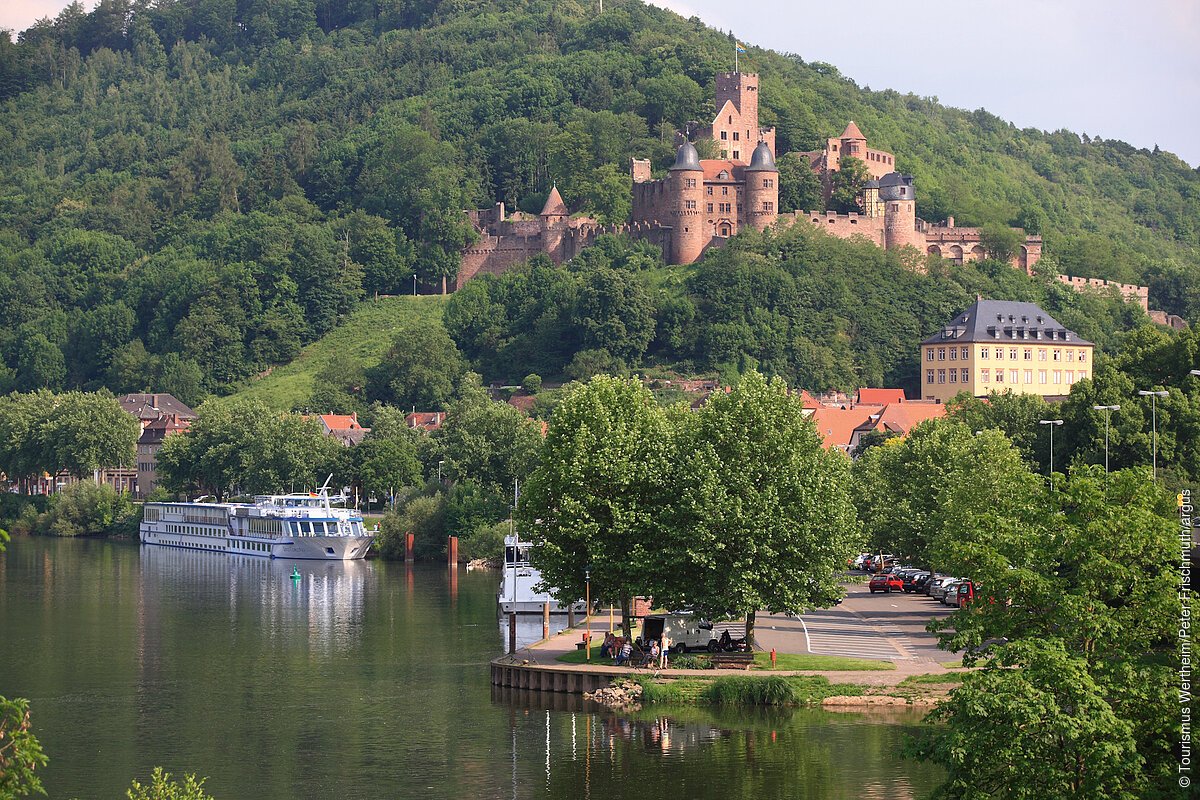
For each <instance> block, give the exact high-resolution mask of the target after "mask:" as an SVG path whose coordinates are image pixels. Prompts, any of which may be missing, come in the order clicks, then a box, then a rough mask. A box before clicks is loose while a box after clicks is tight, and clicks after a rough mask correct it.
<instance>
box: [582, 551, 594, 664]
mask: <svg viewBox="0 0 1200 800" xmlns="http://www.w3.org/2000/svg"><path fill="white" fill-rule="evenodd" d="M583 586H584V600H583V602H584V605H585V606H586V608H585V609H584V614H586V617H585V620H586V621H585V622H584V623H583V641H584V642H586V643H587V644H585V645H584V649H585V650H586V651H587V655H586V659H587V661H588V663H589V664H590V663H591V661H592V568H591V567H584V569H583Z"/></svg>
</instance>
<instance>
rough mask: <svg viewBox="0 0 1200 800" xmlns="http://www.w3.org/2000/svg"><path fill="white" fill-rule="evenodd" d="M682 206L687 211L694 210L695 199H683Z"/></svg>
mask: <svg viewBox="0 0 1200 800" xmlns="http://www.w3.org/2000/svg"><path fill="white" fill-rule="evenodd" d="M683 207H684V208H686V209H687V210H689V211H695V210H696V201H695V200H684V201H683Z"/></svg>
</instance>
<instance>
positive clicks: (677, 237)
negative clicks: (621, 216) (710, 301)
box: [667, 142, 711, 264]
mask: <svg viewBox="0 0 1200 800" xmlns="http://www.w3.org/2000/svg"><path fill="white" fill-rule="evenodd" d="M670 172H671V174H670V177H669V178H668V179H667V180H668V184H669V188H670V196H671V200H672V206H671V215H672V222H673V226H672V231H671V257H670V262H671V263H672V264H691V263H692V262H693V261H696V260H698V259H699V258H700V256H701V255H702V254H703V253H704V247H705V245H707V244H708V241H709V239H710V238H711V236H710V235H709V234H708V232H707V231H705V230H704V217H703V216H702V215H701V213H700V203H701V201H702V200H703V198H704V168H703V167H701V166H700V154H699V153H698V152H696V148H695V146H694V145H693V144H692V143H691V142H684V143H683V144H681V145H680V146H679V150H677V151H676V153H675V163H674V164H672V165H671V170H670Z"/></svg>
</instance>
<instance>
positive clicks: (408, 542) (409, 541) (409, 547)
mask: <svg viewBox="0 0 1200 800" xmlns="http://www.w3.org/2000/svg"><path fill="white" fill-rule="evenodd" d="M416 538H417V537H415V536H413V535H412V534H411V533H406V534H405V535H404V560H405V561H407V562H408V563H410V564H411V563H412V560H413V542H414V541H415V540H416Z"/></svg>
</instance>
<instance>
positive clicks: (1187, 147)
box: [0, 0, 1200, 167]
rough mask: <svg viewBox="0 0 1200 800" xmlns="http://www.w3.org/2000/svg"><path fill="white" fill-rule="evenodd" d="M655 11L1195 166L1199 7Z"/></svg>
mask: <svg viewBox="0 0 1200 800" xmlns="http://www.w3.org/2000/svg"><path fill="white" fill-rule="evenodd" d="M651 2H653V3H654V4H655V5H659V6H663V7H665V8H670V9H671V10H673V11H676V12H678V13H680V14H683V15H684V16H686V17H691V16H697V17H700V19H702V20H704V21H705V22H706V23H708V24H709V25H711V26H713V27H715V28H718V29H720V30H725V31H728V30H732V31H733V32H734V33H735V34H736V35H737V36H738V38H740V39H741V40H742V41H743V42H745V43H747V44H750V45H757V46H760V47H767V48H771V49H773V50H779V51H783V52H789V53H796V54H798V55H799V56H800V57H801V58H803V59H804V60H806V61H824V62H827V63H830V64H833V65H834V66H835V67H837V68H838V69H839V70H840V71H841V73H842V74H843V75H845V76H847V77H849V78H852V79H853V80H854V81H856V82H857V83H858V85H860V86H869V87H871V88H872V89H895V90H896V91H898V92H905V93H907V92H912V93H913V94H917V95H921V96H923V97H937V98H938V99H939V100H940V101H941V102H942V103H943V104H945V105H950V106H956V107H959V108H966V109H976V108H986V109H987V110H988V111H990V112H992V113H993V114H996V115H997V116H999V117H1001V118H1003V119H1005V120H1008V121H1011V122H1013V123H1015V124H1016V125H1018V126H1019V127H1022V128H1026V127H1034V128H1041V129H1043V130H1050V131H1053V130H1058V129H1060V128H1067V129H1069V130H1073V131H1075V132H1076V133H1087V134H1088V135H1090V136H1100V137H1103V138H1105V139H1122V140H1124V141H1126V142H1129V143H1130V144H1132V145H1134V146H1136V147H1145V148H1152V147H1154V145H1156V144H1157V145H1158V146H1159V147H1161V148H1162V149H1164V150H1169V151H1171V152H1173V153H1175V154H1176V155H1178V156H1179V157H1180V158H1182V159H1183V160H1184V161H1186V162H1188V163H1189V164H1191V165H1192V166H1193V167H1195V166H1198V165H1200V2H1198V0H1140V1H1139V2H1137V3H1130V2H1125V1H1123V0H918V2H899V1H898V0H856V2H854V3H848V4H847V8H853V9H854V10H855V12H854V13H853V14H851V13H848V12H843V11H842V6H840V5H838V4H830V3H817V2H813V0H742V2H739V3H730V2H728V0H651ZM64 5H66V3H65V2H64V0H0V28H8V29H11V30H14V31H20V30H24V29H25V28H27V27H29V25H30V24H31V23H32V22H33V21H34V20H36V19H38V18H39V17H43V16H54V15H55V14H57V13H58V11H59V10H60V9H61V8H62V7H63V6H64ZM87 5H88V6H89V7H90V6H91V5H92V2H90V1H89V2H88V3H87ZM835 133H836V132H835ZM868 135H870V134H869V132H868Z"/></svg>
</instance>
